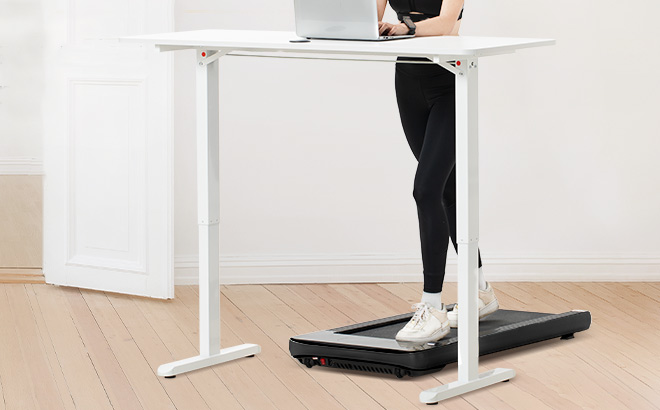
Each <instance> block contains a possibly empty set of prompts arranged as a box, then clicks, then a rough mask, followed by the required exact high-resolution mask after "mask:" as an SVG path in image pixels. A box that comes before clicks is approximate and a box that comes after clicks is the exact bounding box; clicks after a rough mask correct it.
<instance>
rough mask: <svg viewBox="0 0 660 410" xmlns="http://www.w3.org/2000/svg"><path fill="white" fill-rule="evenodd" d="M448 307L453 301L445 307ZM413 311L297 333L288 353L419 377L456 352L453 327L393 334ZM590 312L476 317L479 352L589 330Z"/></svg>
mask: <svg viewBox="0 0 660 410" xmlns="http://www.w3.org/2000/svg"><path fill="white" fill-rule="evenodd" d="M448 309H451V306H448ZM412 315H413V313H406V314H403V315H397V316H391V317H387V318H384V319H378V320H373V321H369V322H364V323H358V324H354V325H349V326H344V327H340V328H336V329H330V330H323V331H319V332H314V333H308V334H305V335H300V336H295V337H292V338H291V339H290V340H289V352H290V353H291V356H293V357H294V358H296V359H298V360H299V361H300V362H301V363H303V364H305V365H306V366H307V367H313V366H315V365H320V366H326V367H337V368H342V369H352V370H363V371H370V372H375V373H383V374H394V375H396V376H397V377H403V376H405V375H409V376H419V375H423V374H428V373H432V372H436V371H439V370H442V368H443V367H445V365H447V364H449V363H454V362H456V361H457V357H458V337H457V333H458V332H457V329H451V332H450V333H449V334H448V335H447V336H445V337H444V338H442V339H440V340H439V341H437V342H432V343H424V344H420V343H411V342H399V341H397V340H395V339H394V337H395V335H396V333H397V332H398V331H399V330H400V329H401V328H402V327H403V326H405V324H406V323H407V322H408V321H409V320H410V318H411V317H412ZM590 325H591V313H589V312H588V311H585V310H573V311H570V312H565V313H559V314H552V313H538V312H524V311H517V310H504V309H500V310H498V311H496V312H495V313H493V314H492V315H489V316H487V317H485V318H483V319H481V320H480V322H479V355H480V356H483V355H486V354H490V353H495V352H499V351H502V350H506V349H512V348H515V347H519V346H524V345H527V344H531V343H536V342H540V341H543V340H548V339H552V338H555V337H561V338H562V339H570V338H573V334H574V333H576V332H580V331H583V330H587V329H588V328H589V326H590Z"/></svg>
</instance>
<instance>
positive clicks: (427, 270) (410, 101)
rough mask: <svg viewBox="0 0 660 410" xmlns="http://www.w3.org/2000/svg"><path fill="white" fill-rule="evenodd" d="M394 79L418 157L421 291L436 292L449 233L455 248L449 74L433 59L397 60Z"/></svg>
mask: <svg viewBox="0 0 660 410" xmlns="http://www.w3.org/2000/svg"><path fill="white" fill-rule="evenodd" d="M399 60H402V59H401V58H400V59H399ZM418 60H425V61H429V60H426V59H418ZM394 84H395V89H396V99H397V104H398V106H399V114H400V116H401V124H402V125H403V131H404V133H405V134H406V139H407V140H408V145H410V149H411V150H412V152H413V154H414V155H415V158H417V161H418V164H417V172H416V173H415V184H414V188H413V197H414V198H415V202H416V203H417V216H418V218H419V234H420V239H421V245H422V264H423V266H424V292H429V293H436V292H441V291H442V284H443V282H444V279H445V265H446V263H447V247H448V245H449V237H451V240H452V242H453V244H454V249H456V252H457V253H458V245H457V244H456V166H455V164H456V141H455V140H456V101H455V91H456V90H455V78H454V74H452V73H451V72H449V71H447V70H445V69H444V68H442V67H440V66H439V65H436V64H415V63H408V64H406V63H397V64H396V74H395V76H394ZM481 266H482V265H481V252H479V267H481Z"/></svg>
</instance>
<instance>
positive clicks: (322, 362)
mask: <svg viewBox="0 0 660 410" xmlns="http://www.w3.org/2000/svg"><path fill="white" fill-rule="evenodd" d="M319 362H321V366H325V365H326V364H327V362H326V360H325V359H324V358H321V359H319Z"/></svg>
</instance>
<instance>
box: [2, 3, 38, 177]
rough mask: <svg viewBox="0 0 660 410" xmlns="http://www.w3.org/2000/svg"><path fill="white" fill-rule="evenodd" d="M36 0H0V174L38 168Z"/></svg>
mask: <svg viewBox="0 0 660 410" xmlns="http://www.w3.org/2000/svg"><path fill="white" fill-rule="evenodd" d="M43 36H44V27H43V21H42V10H41V0H5V1H2V2H0V175H2V174H34V173H41V161H42V158H43V155H42V152H41V151H42V141H41V131H42V128H41V127H42V109H41V99H42V97H43V65H42V64H43V61H42V60H43V59H42V47H43Z"/></svg>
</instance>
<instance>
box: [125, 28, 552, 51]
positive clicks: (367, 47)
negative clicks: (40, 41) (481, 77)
mask: <svg viewBox="0 0 660 410" xmlns="http://www.w3.org/2000/svg"><path fill="white" fill-rule="evenodd" d="M295 38H298V37H297V36H296V34H295V33H294V32H290V31H254V30H196V31H180V32H174V33H160V34H149V35H142V36H133V37H122V38H121V39H120V40H121V41H127V42H142V43H148V44H154V45H155V46H157V47H159V46H165V47H163V50H166V49H172V48H203V49H207V50H214V49H222V50H233V51H254V52H264V51H265V52H273V51H286V52H295V53H322V54H357V55H379V56H409V57H428V56H443V57H450V56H461V57H464V56H474V57H480V56H485V55H496V54H506V53H512V52H514V51H515V50H517V49H519V48H526V47H538V46H546V45H552V44H554V43H555V40H551V39H534V38H507V37H464V36H436V37H414V38H408V39H400V40H390V41H345V40H311V41H310V42H309V43H291V42H289V40H291V39H295Z"/></svg>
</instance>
